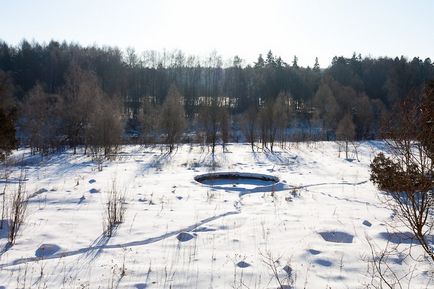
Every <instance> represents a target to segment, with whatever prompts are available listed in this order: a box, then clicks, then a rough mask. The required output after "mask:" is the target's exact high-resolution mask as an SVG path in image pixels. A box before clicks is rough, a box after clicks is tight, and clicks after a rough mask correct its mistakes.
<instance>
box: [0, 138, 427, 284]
mask: <svg viewBox="0 0 434 289" xmlns="http://www.w3.org/2000/svg"><path fill="white" fill-rule="evenodd" d="M379 149H381V143H377V142H369V143H363V144H361V146H360V148H359V150H360V151H359V158H360V162H358V161H357V160H354V161H352V162H351V161H348V160H345V159H344V158H343V157H342V155H341V158H339V157H338V149H337V145H336V144H335V143H327V142H324V143H315V144H299V145H298V146H295V145H292V146H291V148H289V149H285V150H282V149H279V148H277V149H276V152H275V153H270V152H258V153H252V152H251V150H250V147H249V146H248V145H242V144H233V145H230V146H229V147H228V152H226V153H222V152H221V150H220V149H218V150H217V151H218V153H217V154H216V157H215V161H216V164H217V166H215V167H214V168H213V165H212V163H213V159H212V157H211V155H210V153H209V152H208V151H207V149H205V150H203V149H202V148H201V147H199V146H194V147H190V146H188V145H185V146H182V147H180V148H179V149H178V150H177V151H176V152H175V153H173V154H171V155H168V154H167V153H165V152H161V151H160V149H159V148H154V149H151V148H143V147H139V146H128V147H123V148H122V150H121V153H120V156H119V158H118V159H117V160H115V161H112V162H106V163H104V167H103V170H102V171H98V169H97V165H96V164H95V163H93V162H92V161H91V159H90V158H89V157H86V156H83V155H80V154H78V155H73V154H71V153H63V154H58V155H54V156H50V157H46V158H44V159H43V160H41V158H40V157H38V156H29V155H28V154H27V153H26V154H24V155H25V157H24V159H23V160H22V163H23V164H24V165H25V169H26V172H27V179H28V180H27V181H26V188H27V192H28V193H29V195H31V198H30V200H29V206H28V212H27V217H26V221H25V223H24V225H23V227H22V230H21V232H20V234H19V236H18V238H17V242H16V244H15V245H14V246H12V247H11V248H9V249H4V250H3V251H2V253H1V254H2V255H1V257H0V288H7V289H10V288H137V289H143V288H200V289H202V288H204V289H206V288H251V289H253V288H278V285H279V284H278V283H277V280H276V279H275V278H274V277H273V276H272V274H273V272H272V269H271V268H270V267H269V266H267V264H266V263H267V262H268V263H270V260H273V261H276V260H278V262H274V263H275V264H276V269H277V273H278V274H279V276H280V278H282V279H284V278H285V277H288V276H290V279H292V281H291V282H293V283H294V284H293V287H289V286H288V287H285V288H312V289H318V288H320V289H321V288H324V289H325V288H333V289H335V288H364V284H367V283H369V282H370V279H371V278H370V274H369V273H367V261H366V258H368V257H370V250H369V246H368V242H367V240H366V239H367V237H368V238H372V240H373V242H374V243H375V244H376V245H377V246H378V248H382V247H384V246H385V245H386V239H387V238H388V236H391V237H393V238H391V242H392V243H393V242H394V243H397V242H399V238H398V235H393V233H389V234H388V233H387V232H388V228H389V226H388V225H387V224H388V223H391V222H394V220H393V215H391V211H390V210H388V209H387V208H386V207H385V205H384V204H383V203H382V202H381V198H379V195H380V194H379V192H378V190H377V189H376V188H375V187H374V185H373V184H372V183H371V182H370V181H369V163H370V161H371V159H372V158H373V156H374V155H375V153H376V152H378V150H379ZM23 152H25V151H19V152H16V153H15V157H19V156H20V155H21V154H23ZM213 169H214V170H216V171H235V172H247V173H249V172H250V173H264V174H269V175H274V176H277V177H278V178H279V179H280V180H281V182H282V183H281V185H280V186H276V188H275V189H272V190H271V191H269V192H263V190H261V189H260V188H259V189H258V188H255V183H254V182H248V183H247V184H245V185H246V187H243V184H240V185H239V186H231V185H228V184H225V185H224V186H222V185H221V184H217V185H216V187H215V188H213V186H212V184H211V185H205V184H200V183H198V182H196V181H195V180H194V177H195V176H197V175H198V174H202V173H206V172H210V171H212V170H213ZM18 174H19V170H18V168H17V169H16V171H15V173H14V177H15V178H16V177H17V176H18ZM114 180H115V182H116V187H117V188H118V189H119V190H120V191H122V192H125V194H126V198H127V211H126V215H125V221H124V223H122V224H121V225H120V226H119V227H118V228H117V230H116V232H115V234H114V235H113V236H112V237H111V238H107V237H104V235H103V216H104V204H105V202H106V200H107V192H108V191H109V189H110V188H111V187H112V183H113V181H114ZM9 188H10V189H13V186H12V185H11V186H10V187H9ZM273 191H274V192H273ZM404 230H405V229H404ZM0 238H1V239H0V246H1V248H4V247H5V244H6V242H7V240H6V238H5V232H1V234H0ZM401 241H402V242H403V243H405V244H402V245H401V247H403V248H404V247H405V246H407V247H408V246H410V244H409V242H408V240H401ZM412 250H413V251H412V252H413V254H415V255H416V256H417V252H418V251H419V250H420V249H419V248H418V247H417V246H413V248H412ZM411 262H412V261H411V259H410V258H407V259H405V260H402V259H400V258H399V256H397V257H396V262H395V264H392V265H394V268H395V269H396V270H397V272H398V273H400V270H402V272H405V271H406V270H408V268H409V266H410V265H411V264H412V263H411ZM422 264H424V263H422ZM427 266H428V265H418V266H417V268H416V271H415V272H414V276H412V278H413V281H412V286H411V288H434V283H429V282H432V281H429V280H430V279H429V276H428V275H429V272H428V271H429V270H430V268H429V267H427ZM431 270H432V268H431ZM291 282H289V283H291Z"/></svg>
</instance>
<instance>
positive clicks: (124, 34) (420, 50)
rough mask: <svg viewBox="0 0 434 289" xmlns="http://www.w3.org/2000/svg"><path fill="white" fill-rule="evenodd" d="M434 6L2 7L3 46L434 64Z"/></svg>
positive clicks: (175, 0) (129, 1)
mask: <svg viewBox="0 0 434 289" xmlns="http://www.w3.org/2000/svg"><path fill="white" fill-rule="evenodd" d="M433 15H434V1H432V0H412V1H410V0H375V1H374V0H358V1H356V0H316V1H314V0H304V1H301V0H297V1H296V0H286V1H284V0H266V1H263V0H161V1H156V0H155V1H152V0H122V1H120V0H117V1H116V0H92V1H91V0H70V1H68V0H0V39H1V40H3V41H6V42H7V43H9V44H14V45H15V44H19V43H20V41H22V40H23V39H27V40H29V41H32V40H34V41H38V42H49V41H50V40H52V39H53V40H57V41H63V40H66V41H67V42H75V43H79V44H81V45H85V46H86V45H93V44H96V45H99V46H105V45H109V46H117V47H119V48H120V49H126V48H127V47H131V48H134V49H135V50H136V51H138V52H141V51H144V50H159V51H162V50H163V49H166V50H173V49H181V50H183V51H184V52H185V53H187V54H194V55H199V56H202V57H204V56H206V55H209V54H210V53H211V52H212V51H217V52H218V54H220V55H222V57H223V58H224V59H229V58H231V57H233V56H234V55H239V56H240V57H241V58H242V59H244V60H245V63H252V62H254V61H255V60H256V59H257V57H258V55H259V53H262V54H264V55H265V54H266V53H267V52H268V51H269V50H272V51H273V54H274V55H279V56H281V57H282V58H283V60H285V61H286V62H288V63H290V62H292V59H293V57H294V55H297V57H298V59H299V65H303V66H307V65H309V66H312V65H313V64H314V61H315V57H318V59H319V63H320V65H321V67H327V66H328V65H329V64H330V62H331V59H332V58H333V56H335V55H338V56H340V55H343V56H347V57H350V56H351V55H352V54H353V52H356V53H357V54H359V53H360V54H362V56H371V57H380V56H389V57H395V56H401V55H403V56H406V57H408V58H413V57H415V56H418V57H420V58H422V59H425V58H427V57H430V58H431V59H434V37H433V36H434V17H433Z"/></svg>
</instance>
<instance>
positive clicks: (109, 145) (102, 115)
mask: <svg viewBox="0 0 434 289" xmlns="http://www.w3.org/2000/svg"><path fill="white" fill-rule="evenodd" d="M119 107H120V105H119V104H118V103H117V102H116V101H115V100H113V99H110V98H109V97H105V98H104V99H103V98H102V97H101V98H97V106H96V109H95V110H94V111H93V113H92V114H91V115H90V116H89V119H88V124H87V126H86V128H85V137H86V143H87V144H88V145H89V146H90V148H91V151H92V154H93V156H94V157H96V158H99V157H102V156H104V157H106V158H109V157H111V156H112V154H113V153H116V151H117V147H118V145H119V144H120V143H121V135H122V132H123V126H124V123H123V120H122V115H121V112H120V109H119Z"/></svg>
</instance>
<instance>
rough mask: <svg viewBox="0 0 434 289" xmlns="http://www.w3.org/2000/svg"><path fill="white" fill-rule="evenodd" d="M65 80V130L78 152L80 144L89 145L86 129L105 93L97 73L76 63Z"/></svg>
mask: <svg viewBox="0 0 434 289" xmlns="http://www.w3.org/2000/svg"><path fill="white" fill-rule="evenodd" d="M65 82H66V84H65V86H64V88H63V90H62V97H63V100H64V101H63V103H64V106H63V112H62V114H63V117H64V119H65V123H64V130H65V135H66V136H67V143H68V144H69V146H70V147H71V148H73V149H74V153H76V149H77V146H78V145H80V144H86V145H87V140H86V129H87V128H88V125H89V122H90V119H91V117H94V116H95V111H96V110H97V109H98V107H97V106H98V105H99V104H100V103H102V98H103V95H104V93H103V91H102V89H101V87H100V84H99V80H98V78H97V76H96V74H95V73H93V72H91V71H85V70H83V69H81V68H80V67H79V66H78V65H77V64H74V63H73V64H72V65H71V66H70V67H69V69H68V71H67V74H66V76H65Z"/></svg>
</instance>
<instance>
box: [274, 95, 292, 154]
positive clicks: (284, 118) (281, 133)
mask: <svg viewBox="0 0 434 289" xmlns="http://www.w3.org/2000/svg"><path fill="white" fill-rule="evenodd" d="M289 108H290V103H289V96H288V95H286V94H285V93H283V92H281V93H279V95H278V96H277V98H276V100H275V102H274V107H273V114H274V118H275V120H274V121H275V123H276V130H277V137H278V139H279V141H280V144H281V145H282V146H283V144H284V143H285V142H286V128H287V127H288V122H289Z"/></svg>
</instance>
